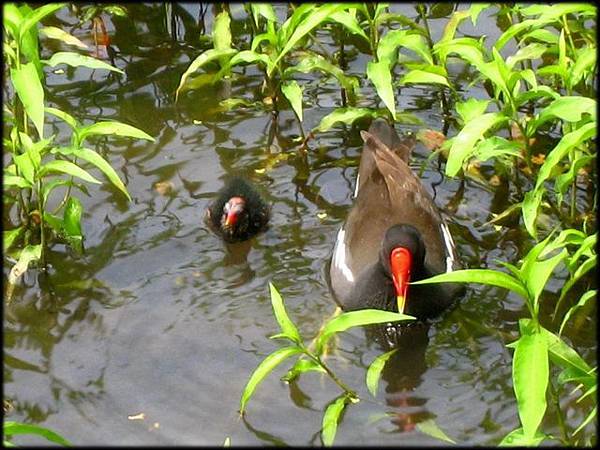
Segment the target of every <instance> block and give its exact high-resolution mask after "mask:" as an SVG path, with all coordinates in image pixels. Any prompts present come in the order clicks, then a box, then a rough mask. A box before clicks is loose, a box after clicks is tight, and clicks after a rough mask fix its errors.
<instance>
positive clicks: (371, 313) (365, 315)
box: [316, 309, 414, 355]
mask: <svg viewBox="0 0 600 450" xmlns="http://www.w3.org/2000/svg"><path fill="white" fill-rule="evenodd" d="M404 320H414V317H412V316H408V315H406V314H399V313H396V312H391V311H383V310H379V309H363V310H360V311H350V312H345V313H342V314H340V315H339V316H337V317H336V318H334V319H332V320H330V321H329V322H327V324H325V326H324V327H323V329H322V330H321V332H320V333H319V337H318V338H317V345H316V353H317V354H318V355H320V354H321V353H322V351H323V348H324V347H325V344H326V343H327V341H329V339H330V338H331V337H332V336H333V335H334V334H336V333H339V332H341V331H345V330H347V329H349V328H352V327H356V326H363V325H371V324H375V323H387V322H398V321H404Z"/></svg>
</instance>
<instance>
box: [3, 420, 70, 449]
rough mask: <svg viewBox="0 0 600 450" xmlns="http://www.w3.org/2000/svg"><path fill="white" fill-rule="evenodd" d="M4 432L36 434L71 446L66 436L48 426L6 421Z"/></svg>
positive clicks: (8, 433)
mask: <svg viewBox="0 0 600 450" xmlns="http://www.w3.org/2000/svg"><path fill="white" fill-rule="evenodd" d="M3 430H4V434H5V435H6V436H14V435H17V434H35V435H38V436H42V437H43V438H46V439H47V440H48V441H50V442H54V443H56V444H60V445H63V446H65V447H70V446H71V443H70V442H69V441H68V440H66V439H65V438H64V437H62V436H61V435H59V434H58V433H55V432H54V431H52V430H49V429H48V428H44V427H40V426H39V425H29V424H25V423H19V422H12V421H6V422H4V426H3Z"/></svg>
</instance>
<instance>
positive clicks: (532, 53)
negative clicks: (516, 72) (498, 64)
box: [506, 42, 548, 69]
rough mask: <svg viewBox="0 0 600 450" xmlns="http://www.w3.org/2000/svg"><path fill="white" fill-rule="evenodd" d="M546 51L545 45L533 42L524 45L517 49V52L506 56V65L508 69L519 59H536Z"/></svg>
mask: <svg viewBox="0 0 600 450" xmlns="http://www.w3.org/2000/svg"><path fill="white" fill-rule="evenodd" d="M547 51H548V46H547V45H544V44H540V43H537V42H534V43H532V44H529V45H526V46H525V47H523V48H520V49H519V50H518V51H517V53H515V54H514V55H512V56H509V57H508V58H506V65H507V66H508V68H509V69H512V68H513V67H514V66H515V64H517V63H518V62H519V61H523V60H525V59H528V60H533V59H538V58H540V57H541V56H542V55H543V54H544V53H546V52H547Z"/></svg>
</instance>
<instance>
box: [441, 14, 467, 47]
mask: <svg viewBox="0 0 600 450" xmlns="http://www.w3.org/2000/svg"><path fill="white" fill-rule="evenodd" d="M470 16H471V13H470V12H469V11H455V12H454V13H453V14H452V16H450V20H449V21H448V22H447V23H446V26H445V28H444V33H443V34H442V37H441V39H440V41H441V42H447V41H450V40H452V38H454V35H455V34H456V29H457V28H458V25H459V24H460V22H462V21H463V20H464V19H466V18H467V17H470Z"/></svg>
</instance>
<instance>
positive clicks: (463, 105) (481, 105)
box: [456, 97, 491, 123]
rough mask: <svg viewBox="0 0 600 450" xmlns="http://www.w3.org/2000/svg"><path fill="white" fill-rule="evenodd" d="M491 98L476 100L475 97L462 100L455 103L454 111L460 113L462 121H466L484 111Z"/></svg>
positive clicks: (480, 114)
mask: <svg viewBox="0 0 600 450" xmlns="http://www.w3.org/2000/svg"><path fill="white" fill-rule="evenodd" d="M490 102H491V100H478V99H476V98H475V97H471V98H469V99H468V100H467V101H464V102H457V103H456V112H457V113H458V114H459V115H460V117H461V118H462V120H463V123H468V122H470V121H472V120H474V119H476V118H477V117H480V116H482V115H483V114H484V113H485V110H486V109H487V107H488V105H489V104H490Z"/></svg>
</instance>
